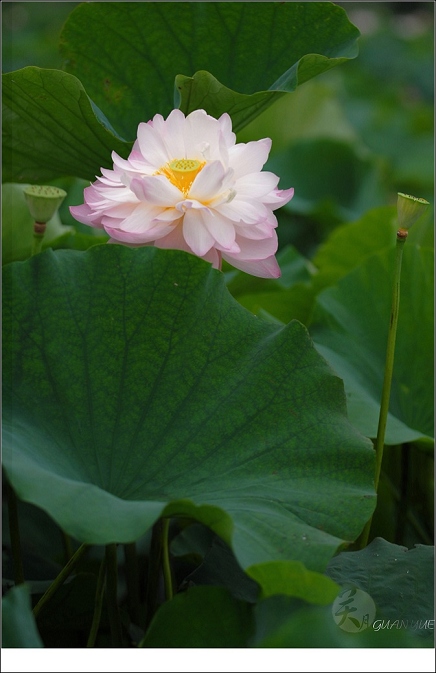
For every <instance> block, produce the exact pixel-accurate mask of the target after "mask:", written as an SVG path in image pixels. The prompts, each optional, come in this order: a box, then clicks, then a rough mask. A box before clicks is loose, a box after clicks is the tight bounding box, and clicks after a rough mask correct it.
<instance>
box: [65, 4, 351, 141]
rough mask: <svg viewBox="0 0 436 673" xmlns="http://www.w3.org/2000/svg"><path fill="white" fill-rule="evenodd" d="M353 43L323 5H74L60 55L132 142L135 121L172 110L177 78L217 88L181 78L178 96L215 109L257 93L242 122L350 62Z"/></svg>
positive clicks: (333, 11)
mask: <svg viewBox="0 0 436 673" xmlns="http://www.w3.org/2000/svg"><path fill="white" fill-rule="evenodd" d="M358 37H359V31H358V30H357V28H356V27H355V26H353V25H352V24H351V23H350V22H349V21H348V18H347V16H346V14H345V12H344V10H343V9H341V8H340V7H337V6H335V5H333V4H332V3H322V2H316V3H308V2H292V3H267V2H265V3H249V2H230V3H221V2H181V3H172V2H171V3H166V2H162V3H160V2H146V3H142V2H126V3H121V2H111V3H104V4H102V3H83V4H81V5H79V7H77V8H76V9H75V10H74V11H73V12H72V13H71V15H70V17H69V19H68V20H67V22H66V24H65V26H64V29H63V31H62V34H61V54H62V55H63V56H64V58H65V68H66V70H68V72H70V73H72V74H73V75H76V77H78V78H79V79H80V80H81V82H82V83H83V85H84V86H85V88H86V90H87V91H88V93H89V95H90V97H91V98H92V99H93V100H94V101H95V103H97V105H98V106H99V107H100V108H101V109H102V110H103V112H104V113H105V114H106V116H107V117H108V118H109V119H110V120H111V123H112V124H113V125H114V127H115V128H116V129H117V131H118V132H119V133H121V134H122V135H123V136H124V137H125V138H128V139H132V138H134V137H135V135H136V128H137V125H138V123H139V122H141V121H147V120H148V119H150V118H151V117H152V116H153V115H154V114H156V113H157V112H160V113H161V114H163V115H167V114H168V113H169V112H170V111H171V109H172V108H173V107H174V81H175V78H176V76H177V75H184V76H185V77H186V78H191V77H192V76H193V75H194V74H195V73H196V72H198V71H204V70H206V71H208V72H209V73H212V74H213V76H214V78H215V77H216V78H217V79H218V80H219V82H218V85H219V87H218V90H217V91H212V90H207V89H206V91H204V90H203V89H202V93H198V92H197V90H196V89H197V86H198V85H199V84H200V86H202V83H201V82H198V81H191V82H188V81H186V80H183V82H184V86H185V87H187V90H186V91H183V92H182V99H183V97H185V99H186V96H191V97H195V98H197V99H199V100H198V103H197V105H200V106H201V107H204V106H205V105H206V107H208V105H210V104H211V102H210V98H208V100H203V99H202V96H203V94H206V96H207V97H212V98H214V97H215V98H216V105H217V106H218V107H220V105H221V103H220V97H221V96H224V99H225V98H226V97H228V96H229V95H230V96H232V95H233V94H234V95H235V96H236V97H237V94H236V92H238V93H239V94H246V95H248V94H261V95H260V97H259V96H256V97H255V99H254V100H253V106H252V109H251V108H250V106H248V107H245V110H244V114H243V117H244V118H245V122H244V121H243V118H242V117H241V120H240V121H241V125H242V123H247V122H248V121H249V120H250V119H251V118H252V117H253V116H254V114H259V112H260V111H261V109H264V108H265V107H266V106H267V105H270V104H271V103H272V102H273V101H274V100H276V99H277V98H278V97H279V96H281V95H282V93H283V91H293V90H294V89H295V88H296V86H297V85H298V84H302V83H303V82H305V81H307V80H309V79H310V78H312V77H315V76H316V75H318V74H320V73H322V72H325V71H326V70H329V69H330V68H332V67H333V66H335V65H338V64H340V63H343V62H345V61H347V60H348V59H350V58H354V57H355V56H356V55H357V45H356V40H357V38H358ZM200 80H201V76H200ZM221 85H224V87H225V91H224V90H223V89H220V87H221ZM229 89H232V90H233V91H231V92H230V94H229ZM266 90H269V91H266ZM187 104H188V106H189V102H187ZM212 105H215V103H212ZM232 105H233V103H232ZM222 111H224V110H222Z"/></svg>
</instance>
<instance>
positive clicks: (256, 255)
mask: <svg viewBox="0 0 436 673" xmlns="http://www.w3.org/2000/svg"><path fill="white" fill-rule="evenodd" d="M236 242H237V244H238V245H239V247H240V252H239V253H238V259H243V260H247V261H248V260H250V259H253V260H257V259H264V258H265V257H269V256H270V255H274V254H275V253H276V252H277V247H278V241H277V234H276V232H275V231H273V232H272V236H269V237H268V238H264V239H262V240H255V239H252V238H245V236H237V237H236ZM226 254H228V253H226Z"/></svg>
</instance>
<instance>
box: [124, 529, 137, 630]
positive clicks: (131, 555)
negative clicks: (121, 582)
mask: <svg viewBox="0 0 436 673" xmlns="http://www.w3.org/2000/svg"><path fill="white" fill-rule="evenodd" d="M123 546H124V558H125V561H126V566H125V567H126V584H127V604H128V608H129V614H130V618H131V620H132V622H133V623H134V624H139V623H140V621H141V619H140V610H139V607H140V606H139V572H138V557H137V554H136V544H135V543H134V542H132V543H131V544H125V545H123Z"/></svg>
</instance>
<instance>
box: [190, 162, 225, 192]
mask: <svg viewBox="0 0 436 673" xmlns="http://www.w3.org/2000/svg"><path fill="white" fill-rule="evenodd" d="M223 180H224V167H223V165H222V163H221V162H220V161H211V163H210V164H207V165H206V166H205V167H204V168H203V169H202V170H201V171H200V172H199V173H198V174H197V176H196V178H195V180H194V182H193V183H192V185H191V189H190V190H189V195H190V197H191V198H193V199H196V200H197V201H209V200H210V199H213V198H214V197H215V196H216V194H217V193H219V192H220V191H221V190H222V189H223V187H222V185H223Z"/></svg>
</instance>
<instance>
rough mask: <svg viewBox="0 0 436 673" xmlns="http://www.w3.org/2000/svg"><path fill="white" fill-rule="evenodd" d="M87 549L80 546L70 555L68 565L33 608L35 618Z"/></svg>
mask: <svg viewBox="0 0 436 673" xmlns="http://www.w3.org/2000/svg"><path fill="white" fill-rule="evenodd" d="M87 549H88V545H87V544H82V545H80V547H79V548H78V549H77V550H76V552H75V553H74V554H73V555H72V557H71V558H70V560H69V561H68V563H67V564H66V566H65V567H64V568H62V570H61V572H60V573H59V575H58V576H57V577H56V579H55V580H53V582H52V583H51V584H50V586H49V588H48V589H47V591H46V592H45V594H44V595H43V596H41V598H40V599H39V601H38V603H37V604H36V605H35V607H34V608H33V614H34V616H35V618H36V617H37V616H38V615H39V613H40V612H41V610H42V609H43V607H45V605H46V603H47V602H48V601H49V600H50V598H51V597H52V596H53V595H54V594H55V593H56V591H57V590H58V589H60V587H61V586H62V585H63V583H64V582H65V580H66V579H67V577H69V575H71V573H72V572H73V570H74V568H75V567H76V565H77V563H78V562H79V561H80V559H81V558H82V556H83V554H84V553H85V551H86V550H87Z"/></svg>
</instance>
